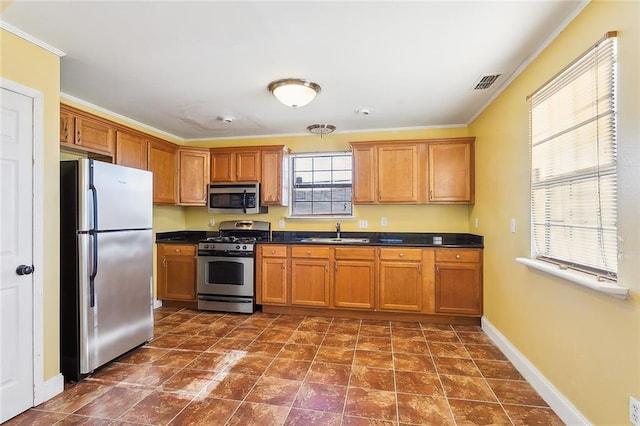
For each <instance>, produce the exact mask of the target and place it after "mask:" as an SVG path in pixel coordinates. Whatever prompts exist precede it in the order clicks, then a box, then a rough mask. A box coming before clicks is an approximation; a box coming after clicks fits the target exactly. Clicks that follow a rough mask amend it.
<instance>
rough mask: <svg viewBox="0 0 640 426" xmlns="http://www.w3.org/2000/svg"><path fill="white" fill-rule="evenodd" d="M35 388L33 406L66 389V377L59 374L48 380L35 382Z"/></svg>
mask: <svg viewBox="0 0 640 426" xmlns="http://www.w3.org/2000/svg"><path fill="white" fill-rule="evenodd" d="M33 388H34V389H33V406H34V407H35V406H36V405H40V404H42V403H43V402H45V401H48V400H50V399H51V398H53V397H54V396H56V395H58V394H59V393H61V392H62V391H63V390H64V377H63V376H62V374H57V375H55V376H53V377H52V378H50V379H49V380H47V381H46V382H40V383H35V386H34V387H33Z"/></svg>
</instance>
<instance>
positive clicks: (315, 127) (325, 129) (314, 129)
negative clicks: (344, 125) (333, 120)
mask: <svg viewBox="0 0 640 426" xmlns="http://www.w3.org/2000/svg"><path fill="white" fill-rule="evenodd" d="M307 130H308V131H310V132H311V133H313V134H314V135H320V136H322V135H328V134H329V133H333V132H334V131H335V130H336V126H334V125H333V124H312V125H310V126H307Z"/></svg>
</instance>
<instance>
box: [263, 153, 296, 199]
mask: <svg viewBox="0 0 640 426" xmlns="http://www.w3.org/2000/svg"><path fill="white" fill-rule="evenodd" d="M289 152H290V151H289V148H287V147H286V146H274V147H270V148H268V149H262V152H261V154H260V157H261V159H260V162H261V165H260V169H261V178H260V204H261V205H263V206H288V205H289Z"/></svg>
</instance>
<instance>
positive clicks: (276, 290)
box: [256, 244, 289, 305]
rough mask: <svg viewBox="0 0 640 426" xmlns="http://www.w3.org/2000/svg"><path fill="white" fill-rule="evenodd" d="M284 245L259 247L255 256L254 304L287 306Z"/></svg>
mask: <svg viewBox="0 0 640 426" xmlns="http://www.w3.org/2000/svg"><path fill="white" fill-rule="evenodd" d="M287 265H288V262H287V246H286V245H275V244H274V245H267V246H261V247H260V248H259V250H258V253H257V256H256V303H258V304H263V303H265V304H276V305H286V304H287V283H288V280H287V276H288V273H289V268H288V266H287Z"/></svg>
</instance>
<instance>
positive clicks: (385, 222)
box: [380, 216, 388, 226]
mask: <svg viewBox="0 0 640 426" xmlns="http://www.w3.org/2000/svg"><path fill="white" fill-rule="evenodd" d="M387 225H388V222H387V218H386V217H385V216H382V217H381V218H380V226H387Z"/></svg>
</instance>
